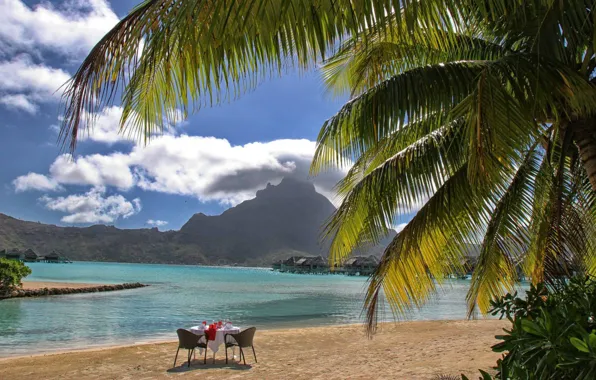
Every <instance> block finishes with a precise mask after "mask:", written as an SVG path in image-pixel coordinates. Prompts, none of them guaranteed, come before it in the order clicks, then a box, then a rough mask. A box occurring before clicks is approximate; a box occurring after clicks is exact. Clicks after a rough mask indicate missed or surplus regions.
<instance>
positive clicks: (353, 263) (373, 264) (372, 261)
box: [343, 255, 379, 276]
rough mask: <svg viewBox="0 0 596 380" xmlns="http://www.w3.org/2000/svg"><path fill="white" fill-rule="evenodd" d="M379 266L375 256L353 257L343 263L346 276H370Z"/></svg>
mask: <svg viewBox="0 0 596 380" xmlns="http://www.w3.org/2000/svg"><path fill="white" fill-rule="evenodd" d="M378 265H379V260H378V259H377V258H376V257H375V256H372V255H371V256H368V257H366V256H355V257H351V258H349V259H347V260H346V261H344V264H343V267H344V270H345V271H346V273H348V274H352V275H354V274H359V275H361V276H362V275H364V276H368V275H371V274H372V273H373V272H374V270H375V269H376V268H377V266H378Z"/></svg>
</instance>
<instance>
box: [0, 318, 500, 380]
mask: <svg viewBox="0 0 596 380" xmlns="http://www.w3.org/2000/svg"><path fill="white" fill-rule="evenodd" d="M507 326H508V321H500V320H490V319H487V320H473V321H468V320H442V321H404V322H394V323H382V324H380V325H379V329H378V332H377V333H376V334H375V336H374V337H373V339H367V338H366V335H365V332H364V326H363V325H362V324H355V325H354V324H351V325H338V326H324V327H306V328H289V329H288V328H282V329H270V330H263V329H260V330H258V331H257V334H256V336H255V349H256V353H257V357H258V360H259V361H258V363H254V359H253V357H252V353H249V354H247V355H246V356H247V357H246V359H247V364H248V366H246V367H245V366H242V365H238V364H232V363H230V364H229V365H226V364H225V354H224V350H223V347H220V351H219V352H218V353H217V355H216V363H215V364H213V363H212V360H213V356H212V354H211V351H209V354H208V355H207V356H208V360H207V365H203V364H202V360H197V361H193V363H192V366H191V367H190V369H188V368H187V366H186V363H185V362H184V361H185V359H183V358H184V355H183V354H181V355H179V356H178V362H177V364H176V367H175V368H174V369H172V365H173V359H174V355H175V353H176V347H177V344H176V341H175V340H172V339H167V340H158V341H154V342H142V343H136V344H123V345H109V346H105V347H88V348H81V349H74V350H66V351H57V352H50V353H36V354H33V355H19V356H8V357H3V358H0V363H2V366H0V378H10V379H18V378H23V379H25V378H31V377H33V376H38V377H39V376H41V377H43V378H47V379H58V378H60V379H62V378H65V379H68V378H70V379H76V378H96V379H103V378H124V377H126V378H138V377H143V378H169V377H170V376H171V375H173V374H175V373H178V372H186V371H192V372H197V373H196V374H201V375H207V377H208V378H220V377H221V378H229V377H230V376H231V375H233V374H234V373H235V374H238V370H242V377H243V378H244V377H246V378H254V379H262V378H284V377H285V378H287V377H292V378H297V379H331V378H333V379H343V378H362V379H364V378H366V379H369V378H399V379H402V378H404V379H406V378H407V379H418V378H421V379H430V378H431V377H432V376H434V375H436V374H452V375H459V374H460V373H465V374H467V375H468V376H469V377H470V378H476V377H477V376H476V375H477V374H478V373H479V372H478V368H481V369H484V370H490V368H491V367H492V366H494V365H495V363H496V360H497V359H498V358H499V357H500V354H498V353H494V352H492V351H491V349H490V346H491V345H493V344H494V343H496V342H497V340H496V339H495V338H494V336H495V335H498V334H500V333H501V332H502V328H504V327H507ZM243 327H244V326H243ZM172 335H174V336H175V332H174V331H173V332H172ZM198 356H199V355H197V358H198ZM33 358H34V359H35V362H36V365H35V366H31V365H30V363H31V359H33Z"/></svg>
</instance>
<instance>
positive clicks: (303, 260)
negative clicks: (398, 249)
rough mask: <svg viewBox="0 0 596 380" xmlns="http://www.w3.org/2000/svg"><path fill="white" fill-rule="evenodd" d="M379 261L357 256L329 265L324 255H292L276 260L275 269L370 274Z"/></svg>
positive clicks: (273, 267)
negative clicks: (333, 265) (332, 266)
mask: <svg viewBox="0 0 596 380" xmlns="http://www.w3.org/2000/svg"><path fill="white" fill-rule="evenodd" d="M378 265H379V261H378V260H377V258H376V257H374V256H368V257H366V256H356V257H352V258H350V259H348V260H346V261H345V262H344V263H343V264H342V265H338V266H335V267H334V268H333V269H332V268H330V267H329V263H328V261H327V260H326V259H325V258H324V257H322V256H292V257H290V258H288V259H286V260H280V261H276V262H274V263H273V264H272V265H271V267H272V269H273V270H278V271H280V272H286V273H316V274H347V275H352V276H354V275H360V276H368V275H370V274H372V273H373V272H374V270H375V269H376V268H377V266H378Z"/></svg>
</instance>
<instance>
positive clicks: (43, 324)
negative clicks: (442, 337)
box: [0, 262, 468, 357]
mask: <svg viewBox="0 0 596 380" xmlns="http://www.w3.org/2000/svg"><path fill="white" fill-rule="evenodd" d="M29 265H30V267H31V269H32V271H33V273H32V275H31V276H29V277H28V280H32V281H69V282H86V283H89V282H93V283H124V282H137V281H138V282H142V283H145V284H150V285H151V286H150V287H147V288H141V289H133V290H125V291H118V292H107V293H91V294H76V295H67V296H52V297H42V298H29V299H27V298H21V299H12V300H4V301H0V357H1V356H12V355H22V354H27V353H32V352H44V351H53V350H65V349H72V348H81V347H90V346H100V345H110V344H125V343H136V342H147V341H153V340H162V339H176V334H175V330H176V329H177V328H179V327H190V326H192V325H196V324H198V323H199V321H202V320H205V319H206V320H209V321H211V320H214V319H216V320H217V319H223V318H229V319H231V320H232V321H233V322H234V324H235V325H239V326H249V325H250V326H252V325H254V326H257V327H259V328H273V327H284V326H292V327H294V326H318V325H332V324H345V323H360V322H362V321H363V319H362V314H361V311H362V300H363V295H364V289H365V286H366V279H365V278H360V277H345V276H317V275H293V274H280V273H276V272H272V271H269V270H265V269H253V268H212V267H197V266H177V265H149V264H115V263H89V262H79V263H74V264H44V263H34V264H29ZM467 286H468V282H467V281H454V282H452V283H451V285H450V286H447V287H445V290H444V292H443V293H442V294H441V295H440V296H439V297H438V298H437V299H436V300H435V301H433V302H432V303H430V304H428V305H427V306H426V307H425V308H424V309H423V310H421V311H419V312H416V313H413V314H412V315H411V316H409V318H410V319H461V318H465V294H466V291H467ZM384 315H385V317H386V319H387V320H392V316H391V314H390V313H389V312H388V311H387V312H386V313H384Z"/></svg>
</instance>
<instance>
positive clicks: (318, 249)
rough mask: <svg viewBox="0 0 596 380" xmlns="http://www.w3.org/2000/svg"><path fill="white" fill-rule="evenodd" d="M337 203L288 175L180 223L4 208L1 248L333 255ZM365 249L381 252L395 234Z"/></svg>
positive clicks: (254, 257) (206, 259) (216, 256)
mask: <svg viewBox="0 0 596 380" xmlns="http://www.w3.org/2000/svg"><path fill="white" fill-rule="evenodd" d="M334 211H335V207H334V206H333V204H332V203H331V202H330V201H329V200H328V199H327V198H326V197H325V196H323V195H321V194H319V193H317V192H316V190H315V187H314V185H313V184H312V183H310V182H307V181H301V180H296V179H293V178H284V179H283V180H282V181H281V183H280V184H279V185H276V186H275V185H271V184H268V185H267V187H266V188H264V189H262V190H259V191H257V194H256V197H255V198H254V199H251V200H247V201H245V202H242V203H241V204H239V205H237V206H235V207H232V208H230V209H228V210H226V211H225V212H223V213H222V214H221V215H216V216H207V215H205V214H202V213H198V214H195V215H193V216H192V217H191V218H190V219H189V220H188V222H186V224H184V225H183V226H182V228H181V229H180V230H179V231H166V232H160V231H159V230H158V229H157V228H142V229H119V228H116V227H113V226H106V225H93V226H90V227H82V228H78V227H59V226H55V225H48V224H42V223H36V222H29V221H23V220H19V219H15V218H12V217H10V216H8V215H4V214H0V250H2V249H6V250H7V252H8V251H9V250H15V249H17V250H22V251H25V250H28V249H31V250H33V251H35V252H36V253H37V254H38V255H40V256H44V255H47V254H49V253H51V252H53V251H54V252H59V253H60V255H61V256H64V257H68V259H70V260H74V261H110V262H131V263H162V264H198V265H243V266H263V267H270V266H271V263H272V262H275V261H278V260H284V259H287V258H289V257H292V256H319V255H321V256H323V257H326V256H327V249H326V247H325V246H322V245H321V244H320V234H321V227H322V226H323V225H324V223H325V221H326V220H328V218H329V217H330V216H331V214H332V213H333V212H334ZM393 236H395V233H394V232H393V233H391V234H390V236H388V237H387V238H386V239H385V241H383V243H382V244H381V245H379V246H377V247H373V248H371V249H370V250H368V251H367V252H366V254H367V255H374V256H379V255H380V254H381V252H382V251H383V248H384V246H386V244H388V243H389V241H391V239H392V238H393Z"/></svg>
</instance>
